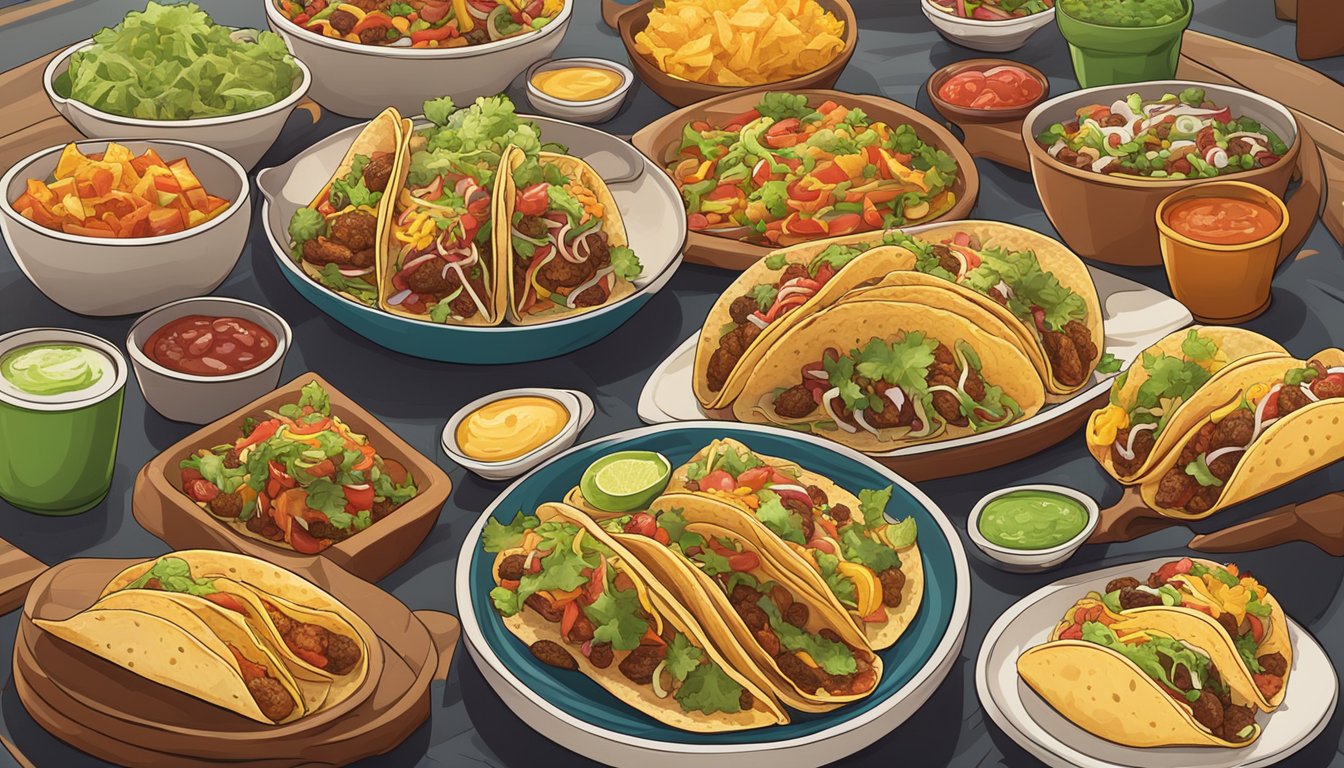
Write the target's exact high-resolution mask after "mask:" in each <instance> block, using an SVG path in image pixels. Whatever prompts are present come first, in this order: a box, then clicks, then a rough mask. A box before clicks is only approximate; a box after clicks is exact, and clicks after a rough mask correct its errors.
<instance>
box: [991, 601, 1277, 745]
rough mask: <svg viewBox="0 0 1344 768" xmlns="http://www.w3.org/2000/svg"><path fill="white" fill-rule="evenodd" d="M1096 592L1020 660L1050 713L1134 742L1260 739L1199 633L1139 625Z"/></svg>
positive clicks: (1248, 706) (1250, 706)
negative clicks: (1058, 714) (1052, 710)
mask: <svg viewBox="0 0 1344 768" xmlns="http://www.w3.org/2000/svg"><path fill="white" fill-rule="evenodd" d="M1094 598H1095V596H1091V597H1088V598H1084V599H1083V600H1080V601H1079V602H1078V603H1076V604H1075V605H1074V606H1073V607H1071V608H1070V609H1069V611H1068V613H1067V614H1066V615H1065V617H1064V620H1063V621H1061V622H1060V623H1059V625H1058V626H1056V627H1055V630H1054V631H1053V632H1052V633H1051V635H1050V640H1049V641H1048V642H1046V643H1043V644H1041V645H1038V646H1035V647H1033V648H1030V649H1028V650H1027V651H1025V652H1024V653H1023V654H1022V655H1021V656H1019V657H1018V659H1017V673H1018V675H1019V676H1021V678H1022V679H1023V680H1024V681H1025V682H1026V683H1027V685H1029V686H1031V688H1032V690H1034V691H1036V693H1037V694H1039V695H1040V696H1041V698H1043V699H1045V700H1046V702H1048V703H1049V704H1050V706H1052V707H1054V709H1055V710H1056V711H1057V712H1059V713H1060V714H1061V715H1063V716H1064V717H1066V718H1068V719H1069V720H1070V721H1072V722H1073V723H1074V724H1075V725H1077V726H1078V727H1080V728H1082V729H1084V730H1086V731H1088V732H1089V733H1092V734H1094V735H1096V736H1099V737H1101V738H1103V739H1106V740H1108V741H1112V742H1115V743H1117V744H1122V745H1125V746H1131V747H1167V746H1210V747H1228V748H1239V747H1244V746H1246V745H1248V744H1250V743H1252V742H1254V741H1255V740H1256V739H1257V738H1259V736H1260V730H1261V729H1260V725H1259V724H1258V723H1256V721H1255V713H1256V707H1255V705H1254V703H1253V702H1251V701H1250V700H1248V699H1247V698H1246V696H1245V694H1243V693H1242V692H1241V691H1240V690H1238V689H1237V688H1235V687H1233V686H1231V685H1229V684H1228V683H1227V682H1226V677H1225V676H1226V673H1227V670H1226V669H1225V667H1224V665H1223V664H1222V663H1221V660H1220V658H1219V657H1218V656H1217V655H1216V654H1211V653H1209V652H1208V650H1207V646H1203V645H1201V644H1200V643H1199V642H1198V638H1195V637H1192V636H1191V635H1188V634H1185V633H1183V632H1182V631H1180V630H1181V629H1183V627H1175V628H1172V629H1171V630H1170V631H1168V630H1164V629H1161V628H1158V627H1148V626H1143V625H1141V624H1137V623H1136V622H1133V621H1131V620H1129V619H1127V618H1125V617H1122V616H1119V615H1117V614H1115V613H1113V612H1111V611H1110V610H1108V609H1107V608H1106V606H1105V605H1103V604H1102V603H1100V602H1099V601H1097V600H1095V599H1094Z"/></svg>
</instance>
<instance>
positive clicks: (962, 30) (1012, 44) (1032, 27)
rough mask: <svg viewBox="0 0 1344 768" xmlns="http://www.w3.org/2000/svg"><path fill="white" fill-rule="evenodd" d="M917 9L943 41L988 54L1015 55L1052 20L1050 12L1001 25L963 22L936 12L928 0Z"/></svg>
mask: <svg viewBox="0 0 1344 768" xmlns="http://www.w3.org/2000/svg"><path fill="white" fill-rule="evenodd" d="M919 8H920V10H922V11H924V15H925V16H927V17H928V18H929V21H930V22H932V23H933V26H934V28H935V29H937V30H938V32H939V34H941V35H942V36H943V37H945V38H947V39H948V40H950V41H952V42H954V43H956V44H957V45H961V46H965V47H967V48H971V49H973V50H977V51H988V52H989V53H1003V52H1005V51H1015V50H1017V49H1018V48H1021V47H1022V46H1023V45H1024V44H1026V42H1027V38H1029V37H1031V36H1032V34H1034V33H1035V32H1036V30H1038V29H1040V28H1041V27H1044V26H1045V25H1047V24H1049V23H1051V22H1053V21H1054V20H1055V9H1054V8H1051V9H1050V10H1048V11H1042V12H1040V13H1033V14H1030V15H1027V16H1019V17H1017V18H1015V19H1005V20H1003V21H982V20H980V19H963V18H961V17H960V16H955V15H953V14H950V13H948V12H947V11H940V10H938V7H937V6H936V5H934V4H933V3H932V2H930V0H919Z"/></svg>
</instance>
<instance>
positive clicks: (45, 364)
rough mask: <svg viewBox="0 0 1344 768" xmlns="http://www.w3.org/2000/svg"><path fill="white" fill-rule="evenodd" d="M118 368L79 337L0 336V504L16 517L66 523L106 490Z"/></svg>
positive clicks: (109, 355) (117, 422)
mask: <svg viewBox="0 0 1344 768" xmlns="http://www.w3.org/2000/svg"><path fill="white" fill-rule="evenodd" d="M125 387H126V360H125V358H123V357H122V355H121V352H120V350H118V349H117V348H116V347H115V346H114V345H112V344H111V343H109V342H107V341H105V340H103V339H100V338H98V337H97V336H93V335H91V334H87V333H82V332H80V331H70V330H62V329H58V328H30V329H27V330H22V331H15V332H13V333H10V334H6V335H4V336H0V497H3V498H4V499H5V500H6V501H8V502H9V503H11V504H13V505H14V506H16V507H19V508H20V509H25V510H28V511H29V512H37V513H39V514H45V515H74V514H78V513H80V512H84V511H86V510H88V509H90V508H92V507H94V506H96V505H97V504H98V503H99V502H100V501H102V500H103V497H105V496H106V495H107V491H108V488H109V487H111V485H112V469H113V466H114V465H115V462H116V456H117V436H118V433H119V431H120V428H121V404H122V395H123V393H124V391H125Z"/></svg>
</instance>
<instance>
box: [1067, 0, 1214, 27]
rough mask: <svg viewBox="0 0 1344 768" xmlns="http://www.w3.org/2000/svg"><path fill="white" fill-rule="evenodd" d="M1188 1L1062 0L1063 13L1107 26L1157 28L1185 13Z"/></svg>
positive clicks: (1080, 19)
mask: <svg viewBox="0 0 1344 768" xmlns="http://www.w3.org/2000/svg"><path fill="white" fill-rule="evenodd" d="M1188 1H1189V0H1060V2H1059V8H1060V10H1061V11H1062V12H1063V13H1066V14H1068V15H1069V16H1072V17H1073V18H1075V19H1078V20H1079V21H1086V22H1089V23H1092V24H1100V25H1102V26H1105V27H1158V26H1161V25H1163V24H1170V23H1171V22H1173V21H1175V20H1177V19H1179V18H1181V17H1182V16H1184V15H1185V10H1186V8H1187V7H1188V6H1187V5H1186V3H1187V2H1188Z"/></svg>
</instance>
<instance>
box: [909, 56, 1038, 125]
mask: <svg viewBox="0 0 1344 768" xmlns="http://www.w3.org/2000/svg"><path fill="white" fill-rule="evenodd" d="M1003 66H1012V67H1017V68H1018V69H1020V70H1022V71H1024V72H1026V73H1027V74H1028V75H1030V76H1031V77H1033V78H1035V80H1036V82H1038V83H1040V84H1041V95H1040V97H1039V98H1037V99H1036V100H1035V101H1032V102H1031V103H1029V104H1023V105H1022V106H1020V107H1009V108H1007V109H975V108H972V107H962V106H958V105H956V104H953V103H951V102H949V101H946V100H944V99H943V98H942V97H941V96H939V95H938V90H939V89H940V88H942V87H943V83H946V82H947V81H948V80H950V79H952V76H953V75H958V74H961V73H962V72H966V71H968V70H969V71H976V72H984V71H985V70H989V69H993V68H995V67H1003ZM924 88H925V90H926V91H927V92H928V94H929V101H931V102H933V107H934V109H936V110H938V114H940V115H942V116H943V117H945V118H947V119H948V120H950V121H952V122H954V123H958V124H962V125H964V124H966V123H1003V122H1008V121H1013V120H1021V119H1022V118H1024V117H1026V116H1027V113H1028V112H1030V111H1031V110H1032V109H1033V108H1035V106H1036V105H1037V104H1040V103H1041V102H1042V101H1045V100H1046V99H1047V98H1049V97H1050V79H1049V78H1048V77H1046V76H1045V73H1043V72H1041V71H1040V70H1039V69H1037V68H1035V67H1033V66H1031V65H1029V64H1023V63H1021V62H1017V61H1010V60H1008V59H966V60H965V61H957V62H953V63H951V64H948V65H947V66H945V67H943V68H942V69H940V70H938V71H937V72H934V73H933V76H932V77H930V78H929V81H928V82H927V83H926V84H925V86H924Z"/></svg>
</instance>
